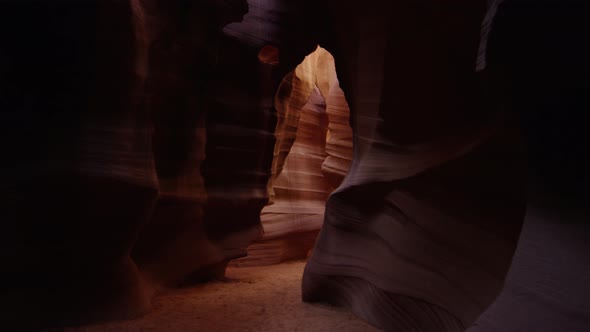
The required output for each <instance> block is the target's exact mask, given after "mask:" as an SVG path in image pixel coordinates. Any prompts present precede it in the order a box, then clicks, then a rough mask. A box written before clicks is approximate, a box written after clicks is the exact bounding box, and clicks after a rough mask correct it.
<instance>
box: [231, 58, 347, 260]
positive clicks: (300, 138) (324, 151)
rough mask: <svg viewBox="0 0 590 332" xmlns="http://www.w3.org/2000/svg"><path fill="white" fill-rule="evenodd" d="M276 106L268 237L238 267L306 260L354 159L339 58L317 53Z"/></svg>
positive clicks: (265, 222)
mask: <svg viewBox="0 0 590 332" xmlns="http://www.w3.org/2000/svg"><path fill="white" fill-rule="evenodd" d="M275 100H276V105H277V114H278V122H277V126H276V133H275V136H276V138H277V143H276V144H275V152H274V160H273V164H272V177H271V179H270V181H269V182H268V191H269V195H270V201H269V205H267V206H266V207H265V208H264V209H263V210H262V212H261V221H262V226H263V232H264V233H263V237H262V240H260V241H258V242H257V243H255V244H253V245H251V246H250V247H249V248H248V257H247V258H244V259H242V260H240V261H238V262H235V263H234V264H237V265H245V264H247V265H256V264H270V263H278V262H280V261H282V260H285V259H293V258H304V257H306V256H307V254H308V252H309V250H311V248H312V247H313V244H314V239H315V236H316V235H317V232H318V231H319V229H320V228H321V225H322V222H323V219H324V209H325V204H326V201H327V199H328V196H329V195H330V193H331V192H332V191H333V190H334V189H336V187H337V186H338V185H339V184H340V182H341V181H342V179H343V178H344V176H345V175H346V173H347V172H348V167H349V166H350V160H351V158H352V130H351V128H350V125H349V122H348V120H349V110H348V105H347V103H346V99H345V97H344V93H343V92H342V90H341V89H340V87H339V85H338V80H337V77H336V71H335V67H334V58H333V57H332V56H331V55H330V53H328V52H327V51H326V50H325V49H323V48H321V47H319V48H317V49H316V51H315V52H314V53H312V54H310V55H309V56H307V57H306V58H305V60H304V61H303V62H302V63H301V64H300V65H299V66H297V68H296V69H295V71H294V72H292V73H290V74H288V75H287V76H286V77H285V79H284V80H283V82H282V84H281V86H280V87H279V90H278V92H277V95H276V99H275ZM297 242H299V244H298V243H297Z"/></svg>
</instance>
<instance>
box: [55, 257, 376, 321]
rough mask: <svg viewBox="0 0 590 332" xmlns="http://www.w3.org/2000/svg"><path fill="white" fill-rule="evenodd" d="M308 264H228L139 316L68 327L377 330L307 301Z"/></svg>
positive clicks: (156, 301) (158, 300)
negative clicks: (221, 274)
mask: <svg viewBox="0 0 590 332" xmlns="http://www.w3.org/2000/svg"><path fill="white" fill-rule="evenodd" d="M304 267H305V262H303V261H297V262H289V263H283V264H280V265H274V266H266V267H255V268H235V267H230V268H228V270H227V274H226V276H227V278H228V280H227V281H223V282H222V281H216V282H211V283H207V284H201V285H196V286H192V287H186V288H181V289H174V290H170V291H167V292H165V293H163V294H161V295H159V296H158V297H156V298H155V299H154V303H153V309H152V311H151V312H150V313H149V314H148V315H146V316H144V317H142V318H140V319H135V320H128V321H121V322H115V323H108V324H101V325H93V326H86V327H79V328H69V329H66V330H65V331H66V332H114V331H123V332H125V331H166V332H167V331H170V332H176V331H178V332H182V331H204V332H209V331H211V332H217V331H220V332H234V331H236V332H237V331H273V332H274V331H277V332H280V331H302V332H304V331H305V332H307V331H338V332H344V331H350V332H352V331H363V332H364V331H367V332H371V331H379V330H378V329H376V328H374V327H372V326H371V325H369V324H368V323H366V322H364V321H362V320H360V319H359V318H356V317H355V316H353V315H352V314H351V313H350V311H348V310H346V309H343V308H336V307H332V306H327V305H320V304H309V303H303V302H302V301H301V276H302V274H303V268H304Z"/></svg>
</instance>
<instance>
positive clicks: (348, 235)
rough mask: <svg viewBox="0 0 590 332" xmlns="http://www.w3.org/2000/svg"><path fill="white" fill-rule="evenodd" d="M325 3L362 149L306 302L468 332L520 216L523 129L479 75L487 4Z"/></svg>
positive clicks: (321, 245) (334, 206) (312, 263)
mask: <svg viewBox="0 0 590 332" xmlns="http://www.w3.org/2000/svg"><path fill="white" fill-rule="evenodd" d="M326 5H327V9H328V10H329V11H330V12H331V13H332V15H330V17H331V18H332V21H331V22H330V23H331V24H333V26H332V28H327V29H325V30H326V31H328V32H334V34H333V35H329V34H328V35H327V36H326V37H325V38H324V41H323V43H322V45H325V47H326V48H327V49H328V51H330V52H331V53H332V54H333V55H334V57H335V59H336V68H337V69H338V70H337V71H338V77H339V78H340V82H341V85H342V86H343V88H344V91H345V92H346V96H347V99H348V101H349V104H350V108H351V118H352V120H351V123H352V125H353V132H354V140H353V141H354V155H353V163H352V167H351V170H350V173H349V174H348V176H347V177H346V178H345V180H344V182H343V184H342V185H341V186H340V187H339V188H338V189H337V190H336V191H335V192H334V193H333V194H332V195H331V196H330V198H329V200H328V203H327V207H326V218H325V221H324V226H323V228H322V230H321V232H320V236H319V238H318V241H317V243H316V246H315V248H314V251H313V255H312V257H311V258H310V260H309V262H308V265H307V267H306V271H305V275H304V280H303V298H304V300H306V301H328V302H332V303H340V304H346V305H348V306H350V307H351V308H352V310H353V312H355V313H357V314H358V315H360V316H361V317H363V318H365V319H367V320H368V321H369V322H371V323H372V324H374V325H376V326H378V327H381V328H387V329H390V330H394V331H397V330H399V331H462V330H463V329H465V327H467V326H469V325H470V324H471V323H472V322H473V321H474V320H475V319H476V318H477V317H478V315H479V314H480V313H481V312H482V311H483V310H485V308H487V306H488V305H489V304H490V303H491V302H492V301H493V300H494V299H495V297H496V296H497V295H498V293H499V291H500V290H501V288H502V285H503V279H504V276H505V274H506V272H507V270H508V267H509V264H510V261H511V258H512V254H513V252H514V249H515V246H516V241H517V239H518V235H519V230H520V225H521V223H522V217H523V211H524V192H523V185H522V181H521V180H520V179H521V178H522V175H523V172H522V170H523V162H522V153H521V151H520V148H519V144H518V139H517V136H515V135H514V134H512V133H511V130H510V127H509V126H508V124H509V123H510V122H509V119H506V118H502V117H501V116H499V114H496V112H492V111H491V110H490V109H488V108H487V107H486V104H485V102H484V101H483V100H482V96H483V92H482V91H481V90H480V88H479V86H480V83H479V78H478V76H477V75H476V73H475V71H474V66H475V62H476V55H477V49H478V46H479V26H480V23H481V20H482V18H483V15H484V9H485V8H484V4H483V2H472V1H469V2H467V1H454V2H453V3H452V4H447V3H445V4H442V3H441V4H435V3H434V2H431V3H422V4H421V6H411V5H410V4H406V3H399V2H388V1H370V3H367V4H366V6H364V7H363V8H358V7H353V6H346V5H343V4H342V3H336V2H332V1H326ZM457 8H461V9H460V10H457ZM406 31H412V32H411V33H405V32H406ZM340 36H356V37H355V38H342V37H340ZM369 36H370V37H369Z"/></svg>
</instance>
